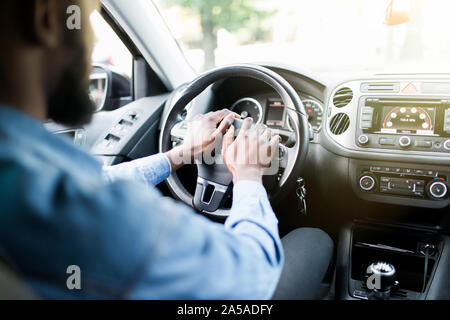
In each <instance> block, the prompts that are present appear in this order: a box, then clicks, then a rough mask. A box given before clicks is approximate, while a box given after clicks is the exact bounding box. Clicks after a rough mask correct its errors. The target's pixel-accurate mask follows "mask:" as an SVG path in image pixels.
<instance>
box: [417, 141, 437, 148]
mask: <svg viewBox="0 0 450 320" xmlns="http://www.w3.org/2000/svg"><path fill="white" fill-rule="evenodd" d="M415 146H416V147H417V148H431V147H432V146H433V142H432V141H431V140H422V141H421V140H418V141H416V143H415Z"/></svg>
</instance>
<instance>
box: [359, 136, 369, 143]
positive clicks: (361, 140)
mask: <svg viewBox="0 0 450 320" xmlns="http://www.w3.org/2000/svg"><path fill="white" fill-rule="evenodd" d="M358 142H359V144H360V145H362V146H365V145H367V144H368V143H369V136H367V135H366V134H363V135H360V136H359V137H358Z"/></svg>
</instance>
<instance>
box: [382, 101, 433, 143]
mask: <svg viewBox="0 0 450 320" xmlns="http://www.w3.org/2000/svg"><path fill="white" fill-rule="evenodd" d="M379 111H380V116H381V117H380V123H379V124H380V128H379V133H384V134H411V135H420V136H432V135H435V124H436V108H435V107H421V106H411V105H409V106H398V107H381V110H379Z"/></svg>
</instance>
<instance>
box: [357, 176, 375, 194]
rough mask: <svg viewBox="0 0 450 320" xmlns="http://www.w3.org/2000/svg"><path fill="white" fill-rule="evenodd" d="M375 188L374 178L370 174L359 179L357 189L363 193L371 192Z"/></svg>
mask: <svg viewBox="0 0 450 320" xmlns="http://www.w3.org/2000/svg"><path fill="white" fill-rule="evenodd" d="M376 186H377V181H376V178H375V177H374V176H373V175H371V174H366V175H363V176H362V177H361V178H360V179H359V187H360V188H361V190H363V191H366V192H370V191H373V190H374V189H375V187H376Z"/></svg>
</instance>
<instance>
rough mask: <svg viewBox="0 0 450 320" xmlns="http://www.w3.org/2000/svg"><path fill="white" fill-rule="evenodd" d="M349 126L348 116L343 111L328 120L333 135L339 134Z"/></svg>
mask: <svg viewBox="0 0 450 320" xmlns="http://www.w3.org/2000/svg"><path fill="white" fill-rule="evenodd" d="M349 127H350V118H349V117H348V115H346V114H345V113H338V114H337V115H335V116H334V117H333V118H332V119H331V122H330V131H331V133H333V134H334V135H337V136H338V135H341V134H343V133H344V132H345V131H347V129H348V128H349Z"/></svg>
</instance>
